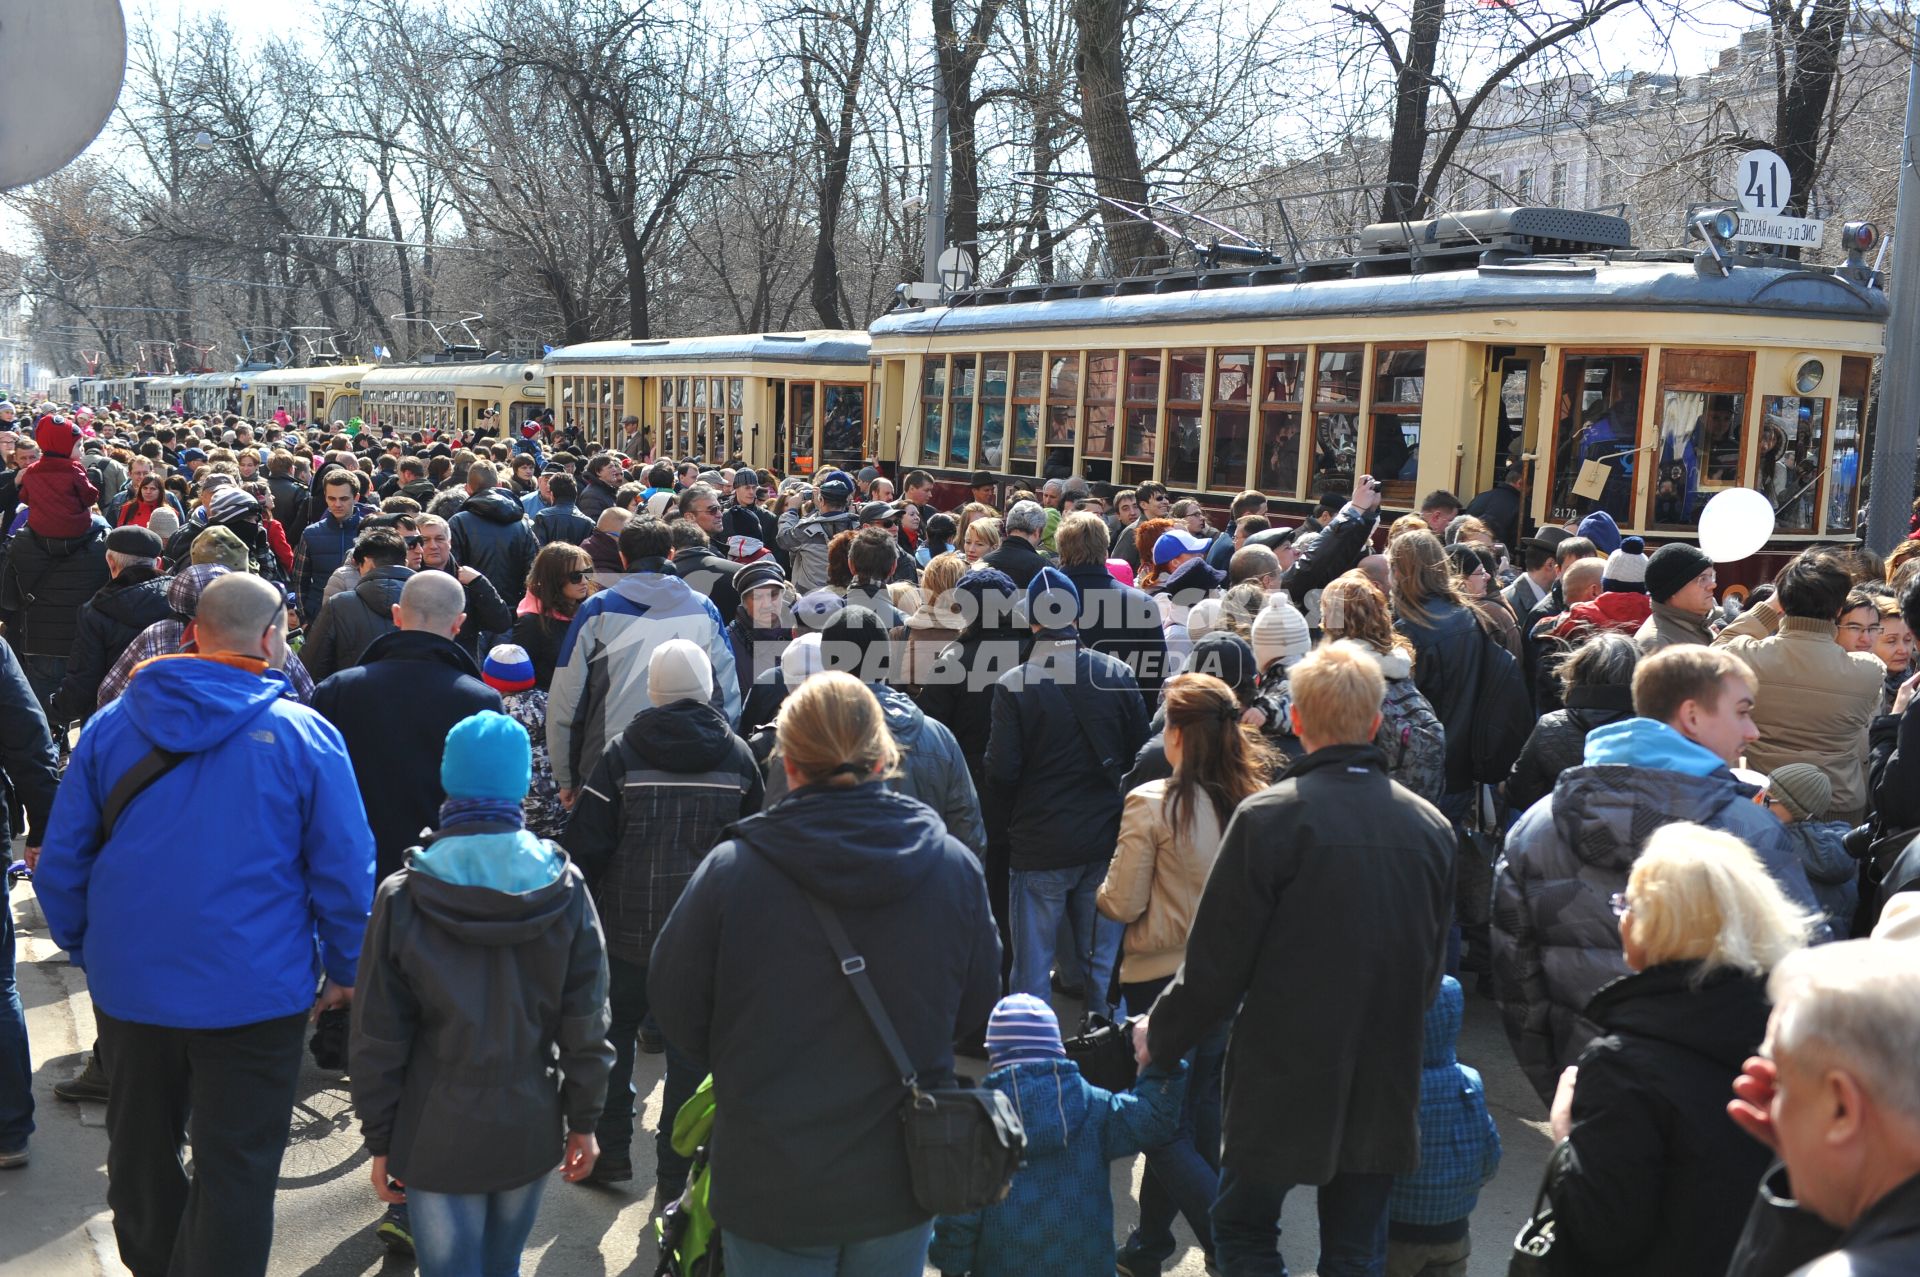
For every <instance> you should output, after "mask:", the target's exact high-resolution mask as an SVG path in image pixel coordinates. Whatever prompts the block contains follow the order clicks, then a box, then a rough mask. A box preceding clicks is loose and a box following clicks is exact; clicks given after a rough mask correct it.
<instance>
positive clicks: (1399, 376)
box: [1367, 346, 1427, 506]
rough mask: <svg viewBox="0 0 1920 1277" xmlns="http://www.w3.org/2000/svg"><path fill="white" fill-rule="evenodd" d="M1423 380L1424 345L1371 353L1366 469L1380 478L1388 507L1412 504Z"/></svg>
mask: <svg viewBox="0 0 1920 1277" xmlns="http://www.w3.org/2000/svg"><path fill="white" fill-rule="evenodd" d="M1426 383H1427V350H1426V347H1424V346H1415V347H1412V348H1410V349H1404V348H1403V349H1399V350H1394V349H1385V348H1382V349H1378V350H1376V351H1375V352H1374V374H1373V437H1372V439H1371V441H1370V444H1369V447H1368V450H1367V472H1368V473H1369V474H1371V475H1372V476H1373V477H1374V478H1376V479H1378V480H1380V483H1381V497H1382V499H1383V500H1385V501H1386V502H1387V503H1388V504H1389V505H1406V506H1411V505H1412V504H1413V501H1414V491H1413V485H1414V480H1415V477H1416V474H1415V472H1416V471H1417V470H1418V469H1419V467H1420V405H1421V401H1422V400H1423V399H1424V398H1425V397H1426Z"/></svg>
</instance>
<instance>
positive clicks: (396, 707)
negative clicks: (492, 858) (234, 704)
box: [313, 630, 502, 880]
mask: <svg viewBox="0 0 1920 1277" xmlns="http://www.w3.org/2000/svg"><path fill="white" fill-rule="evenodd" d="M313 707H314V708H315V709H317V710H319V711H320V712H321V713H322V714H324V715H326V716H327V720H328V721H329V722H331V723H332V724H333V725H334V726H335V727H337V728H339V729H340V734H341V735H342V736H343V737H345V738H346V742H347V750H348V752H349V754H350V755H351V756H352V758H353V771H354V776H355V781H356V784H357V786H358V788H359V791H360V799H361V801H362V802H363V803H364V804H365V806H366V813H367V821H368V823H369V824H370V825H372V827H373V841H374V846H375V847H376V848H377V851H378V857H379V867H380V870H381V874H380V876H381V878H382V880H384V879H385V878H386V877H387V876H388V875H389V874H392V873H393V872H395V871H396V870H398V869H399V868H400V865H401V859H402V856H403V855H404V854H405V852H406V850H407V848H408V847H411V846H412V845H413V844H414V843H416V842H418V841H419V840H420V833H421V831H422V830H424V829H429V828H431V827H432V826H433V824H434V822H435V821H437V820H438V819H439V817H440V803H441V800H442V799H444V798H445V797H446V793H445V792H444V791H443V790H442V789H441V788H440V746H439V743H438V742H441V741H444V740H446V738H447V734H448V733H449V732H451V731H452V730H453V727H454V724H455V723H458V722H459V721H460V720H461V719H463V718H467V717H468V716H470V715H473V714H478V713H479V712H480V711H481V710H483V709H490V710H493V711H495V712H496V713H499V712H502V711H501V704H500V693H498V692H496V691H494V690H493V689H492V688H491V687H488V686H487V685H486V684H485V683H483V682H481V681H480V668H479V666H477V665H475V664H474V663H473V658H472V657H470V656H468V655H467V653H466V651H465V650H464V649H463V648H461V647H460V645H459V644H457V643H455V642H454V641H453V640H452V639H447V638H442V637H441V636H440V635H438V634H428V633H426V632H424V631H421V630H395V631H394V632H393V633H391V634H383V635H381V636H380V637H379V638H377V639H375V640H374V641H373V642H372V643H370V644H368V645H367V648H366V650H365V651H364V652H363V653H361V656H360V663H359V664H358V665H354V666H350V667H348V668H347V669H343V670H340V671H339V672H337V673H335V674H334V675H332V676H331V677H330V678H328V679H327V680H326V681H324V682H322V683H321V684H320V685H319V686H317V687H315V688H314V689H313ZM402 724H404V730H401V726H402Z"/></svg>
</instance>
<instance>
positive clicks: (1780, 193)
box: [1733, 151, 1826, 248]
mask: <svg viewBox="0 0 1920 1277" xmlns="http://www.w3.org/2000/svg"><path fill="white" fill-rule="evenodd" d="M1733 176H1734V183H1733V185H1734V190H1735V191H1737V192H1738V193H1739V198H1740V230H1739V232H1738V233H1737V234H1735V235H1734V239H1736V240H1744V241H1746V242H1748V243H1752V244H1785V245H1789V246H1791V247H1794V248H1818V247H1819V246H1820V240H1821V238H1822V236H1823V234H1824V232H1825V230H1826V223H1824V222H1822V221H1820V220H1819V219H1818V218H1809V217H1787V216H1785V215H1784V213H1783V211H1782V210H1784V209H1785V208H1786V206H1787V202H1788V201H1789V200H1791V199H1792V198H1793V174H1791V173H1789V172H1788V171H1787V162H1786V161H1785V160H1783V159H1781V158H1780V157H1779V156H1778V155H1776V154H1774V153H1773V152H1772V151H1748V152H1747V153H1746V154H1744V155H1742V156H1741V157H1740V159H1739V160H1738V161H1737V163H1736V166H1735V168H1734V174H1733Z"/></svg>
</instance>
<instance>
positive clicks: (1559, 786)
mask: <svg viewBox="0 0 1920 1277" xmlns="http://www.w3.org/2000/svg"><path fill="white" fill-rule="evenodd" d="M1753 793H1754V791H1753V789H1752V788H1751V787H1750V786H1747V785H1743V784H1741V783H1740V782H1739V781H1737V780H1735V779H1734V778H1733V773H1731V772H1729V771H1728V770H1727V767H1726V764H1725V763H1723V762H1722V761H1720V759H1719V757H1718V756H1717V755H1715V754H1713V753H1712V752H1711V751H1709V750H1707V749H1706V748H1705V747H1704V746H1701V745H1697V744H1695V743H1694V742H1692V741H1690V740H1688V739H1687V738H1686V737H1684V736H1682V735H1681V734H1680V733H1679V732H1677V731H1675V730H1674V729H1673V728H1671V727H1669V726H1667V725H1666V724H1665V723H1659V722H1655V721H1654V720H1652V719H1648V718H1629V719H1627V720H1625V721H1623V722H1619V723H1613V724H1611V725H1609V726H1606V727H1599V728H1595V729H1594V730H1593V731H1592V732H1590V733H1588V735H1587V739H1586V752H1585V765H1583V766H1580V767H1575V768H1572V769H1571V770H1569V771H1565V772H1562V773H1561V775H1560V779H1559V780H1558V781H1557V782H1555V784H1554V787H1553V792H1552V794H1550V795H1549V796H1548V797H1547V798H1545V799H1543V800H1542V801H1540V802H1537V803H1535V804H1534V805H1533V806H1532V807H1531V808H1529V809H1528V810H1527V812H1526V814H1525V815H1523V816H1521V817H1520V820H1519V822H1518V823H1517V824H1515V825H1514V827H1513V828H1512V829H1511V830H1510V831H1509V832H1508V834H1507V843H1506V854H1505V856H1504V857H1503V858H1502V860H1501V862H1500V865H1499V869H1498V872H1497V875H1496V882H1495V887H1494V901H1493V985H1494V995H1495V997H1496V998H1497V999H1498V1000H1499V1002H1500V1010H1501V1014H1502V1015H1503V1016H1504V1017H1505V1019H1506V1025H1507V1037H1508V1038H1509V1039H1510V1040H1511V1041H1512V1043H1513V1049H1514V1054H1515V1055H1516V1056H1517V1057H1519V1061H1520V1067H1521V1069H1522V1070H1523V1071H1525V1073H1526V1075H1527V1079H1528V1080H1529V1081H1530V1082H1532V1083H1533V1087H1534V1090H1536V1091H1537V1092H1539V1094H1540V1098H1541V1099H1542V1100H1549V1101H1550V1100H1551V1099H1552V1097H1553V1091H1554V1087H1555V1086H1556V1085H1557V1084H1558V1082H1559V1079H1560V1071H1561V1069H1563V1068H1565V1067H1566V1066H1567V1065H1569V1064H1572V1063H1573V1062H1574V1060H1575V1058H1576V1057H1578V1056H1579V1054H1580V1052H1581V1051H1582V1050H1583V1049H1585V1047H1586V1045H1587V1043H1588V1042H1589V1041H1590V1040H1592V1038H1593V1036H1594V1030H1593V1027H1592V1025H1591V1024H1589V1023H1588V1022H1587V1021H1586V1020H1585V1019H1584V1018H1583V1017H1582V1015H1581V1012H1582V1011H1584V1010H1585V1008H1586V1005H1587V1003H1588V1001H1590V1000H1591V999H1592V997H1593V995H1594V994H1595V993H1597V992H1598V991H1599V990H1600V988H1601V986H1602V985H1604V984H1606V983H1607V982H1608V981H1609V980H1612V979H1614V978H1616V977H1618V976H1623V975H1625V974H1627V966H1626V960H1625V959H1624V958H1622V957H1621V955H1620V939H1619V932H1620V929H1619V925H1618V923H1617V921H1616V919H1615V918H1614V916H1613V908H1612V906H1611V904H1610V903H1609V901H1610V900H1611V898H1612V896H1613V893H1614V892H1616V891H1624V890H1626V886H1627V875H1628V873H1629V872H1630V871H1631V870H1632V868H1633V862H1634V861H1635V860H1636V859H1638V858H1639V855H1640V852H1641V849H1642V848H1644V847H1645V846H1646V841H1647V838H1648V837H1649V836H1650V835H1652V833H1653V831H1654V830H1656V829H1658V828H1660V827H1661V826H1662V825H1667V824H1672V823H1673V822H1675V821H1680V820H1685V821H1692V822H1693V823H1695V824H1699V825H1705V826H1706V827H1707V828H1709V829H1718V830H1721V831H1722V832H1724V833H1729V834H1732V835H1733V836H1734V837H1736V838H1738V839H1740V841H1742V842H1744V843H1746V844H1747V846H1749V847H1751V848H1753V850H1754V852H1755V853H1756V854H1757V855H1758V856H1759V857H1760V861H1761V863H1762V864H1764V865H1765V866H1766V867H1767V871H1768V872H1769V873H1771V874H1772V875H1773V877H1774V881H1775V882H1777V883H1779V884H1780V887H1781V889H1782V890H1783V891H1785V892H1786V893H1787V896H1788V897H1789V898H1790V899H1792V900H1793V901H1794V903H1796V904H1798V905H1800V906H1801V907H1802V908H1804V909H1807V910H1809V911H1813V910H1817V909H1818V908H1819V905H1818V903H1817V902H1816V901H1815V900H1814V897H1813V890H1812V888H1811V887H1809V886H1808V884H1807V875H1806V871H1805V870H1803V869H1802V868H1801V867H1800V860H1799V857H1798V856H1796V855H1795V854H1794V852H1793V849H1792V847H1791V846H1789V845H1788V843H1787V839H1786V834H1785V831H1784V828H1783V826H1782V825H1781V824H1780V822H1779V821H1778V820H1776V819H1775V818H1774V817H1773V816H1772V815H1770V814H1769V813H1768V812H1766V811H1765V810H1764V809H1762V808H1760V807H1757V806H1755V805H1754V803H1753Z"/></svg>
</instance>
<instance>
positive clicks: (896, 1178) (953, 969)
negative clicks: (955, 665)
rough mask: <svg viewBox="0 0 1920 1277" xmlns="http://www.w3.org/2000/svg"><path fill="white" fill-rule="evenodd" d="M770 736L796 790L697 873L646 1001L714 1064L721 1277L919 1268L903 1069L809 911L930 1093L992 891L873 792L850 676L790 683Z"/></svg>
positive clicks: (973, 992) (876, 744)
mask: <svg viewBox="0 0 1920 1277" xmlns="http://www.w3.org/2000/svg"><path fill="white" fill-rule="evenodd" d="M775 740H776V745H775V751H774V760H775V763H776V765H778V766H779V767H782V768H784V769H785V771H786V779H787V784H788V788H789V792H788V794H787V796H786V797H785V798H784V799H782V800H781V801H780V802H778V803H775V804H774V805H773V806H772V807H770V808H768V809H767V810H766V811H764V812H762V813H760V814H759V815H757V816H749V817H747V818H746V819H745V820H742V821H740V822H739V823H738V824H736V825H733V826H732V827H731V828H730V829H729V830H728V831H727V832H728V834H729V835H730V836H729V837H728V838H727V840H726V841H724V842H722V843H721V844H720V845H719V846H717V847H715V848H714V849H713V851H712V853H711V854H709V855H708V856H707V858H706V859H705V860H704V861H702V862H701V865H700V868H699V869H698V870H697V871H696V872H695V873H694V875H693V878H692V880H691V881H689V882H688V883H687V887H686V890H685V892H684V893H682V895H681V897H680V902H679V903H678V904H677V905H675V906H674V909H673V912H672V914H671V915H669V916H668V918H667V923H666V926H665V927H663V928H662V929H661V932H660V937H659V939H658V940H657V941H656V942H655V944H654V948H653V961H652V963H651V965H650V967H649V970H648V982H647V989H648V995H649V999H650V1001H651V1003H652V1006H653V1013H654V1017H655V1019H656V1020H658V1021H659V1024H660V1029H661V1032H662V1034H663V1035H664V1036H665V1037H666V1039H667V1040H668V1041H669V1042H672V1043H674V1044H675V1046H677V1047H679V1048H680V1049H681V1050H684V1051H686V1052H687V1053H688V1054H689V1055H692V1056H694V1057H695V1058H697V1059H703V1060H705V1061H706V1062H707V1065H708V1067H709V1068H710V1069H711V1071H712V1073H713V1093H714V1098H715V1101H716V1103H717V1105H718V1110H719V1112H720V1113H722V1114H724V1115H725V1116H724V1118H723V1119H722V1120H721V1121H720V1122H719V1123H718V1124H717V1125H716V1126H715V1127H714V1132H713V1142H712V1145H711V1158H712V1164H713V1180H712V1186H713V1187H712V1198H711V1205H712V1208H713V1213H714V1215H715V1216H716V1217H717V1218H719V1219H721V1220H724V1221H725V1229H726V1256H727V1271H728V1272H729V1273H732V1274H737V1275H738V1277H756V1274H777V1273H786V1272H792V1271H795V1270H796V1269H798V1268H802V1267H804V1268H806V1269H808V1270H809V1271H810V1270H811V1269H813V1268H814V1267H819V1268H821V1269H822V1270H823V1271H835V1270H837V1271H858V1272H861V1273H872V1274H875V1275H876V1277H920V1274H921V1273H922V1272H923V1271H924V1270H925V1265H926V1258H927V1244H928V1242H929V1240H930V1239H931V1237H932V1233H933V1220H932V1218H931V1217H929V1216H928V1215H927V1214H926V1212H924V1211H922V1210H921V1209H920V1207H919V1205H918V1204H917V1203H916V1202H915V1201H914V1197H913V1191H912V1179H911V1176H910V1175H909V1174H908V1171H907V1161H906V1148H905V1145H904V1143H903V1141H902V1139H901V1134H900V1123H899V1119H898V1117H897V1116H896V1114H897V1110H898V1109H899V1105H900V1101H901V1099H902V1096H903V1094H904V1092H903V1091H902V1089H901V1084H900V1077H899V1074H898V1073H897V1072H896V1071H895V1070H894V1068H893V1066H892V1065H891V1064H890V1063H889V1061H888V1056H887V1052H886V1051H885V1050H884V1049H883V1048H882V1046H881V1044H880V1040H879V1038H878V1037H877V1036H876V1034H875V1032H874V1029H873V1025H872V1024H871V1022H870V1021H869V1020H868V1018H867V1016H866V1014H865V1013H864V1012H863V1011H862V1010H861V1007H860V1003H859V1001H858V1000H857V998H856V995H855V993H854V990H853V986H852V984H851V983H850V982H849V981H848V979H847V977H846V976H845V975H843V974H842V973H841V970H840V960H839V959H838V958H837V957H836V956H835V953H834V949H833V946H832V945H831V944H830V943H829V942H828V940H827V934H826V931H825V930H824V929H823V926H822V921H821V919H820V917H819V916H817V915H816V913H815V903H814V902H817V903H818V905H819V906H823V907H824V908H825V909H826V910H827V911H829V912H830V913H831V914H832V915H833V917H834V918H836V919H837V920H838V922H839V925H840V926H841V927H842V928H844V929H845V931H846V933H847V937H848V939H849V941H850V942H851V944H852V946H853V949H854V951H855V952H856V953H858V954H859V955H860V956H861V958H862V959H863V960H864V962H865V966H866V974H867V976H868V978H869V979H870V980H872V982H873V986H874V989H875V991H876V992H877V993H878V995H879V998H880V1002H881V1005H882V1006H883V1007H884V1008H885V1010H886V1014H887V1018H888V1019H889V1020H891V1021H892V1023H893V1028H894V1031H895V1033H897V1034H898V1036H899V1039H900V1042H901V1044H902V1045H903V1046H904V1047H905V1049H906V1053H907V1055H908V1057H909V1058H910V1059H911V1060H912V1062H913V1067H914V1072H915V1076H916V1077H917V1078H918V1079H919V1083H920V1085H921V1086H923V1087H937V1086H944V1085H948V1084H949V1083H950V1082H951V1081H952V1078H953V1044H954V1042H955V1041H957V1040H959V1039H961V1038H964V1037H966V1036H968V1035H970V1034H972V1033H974V1032H975V1031H977V1030H978V1029H980V1028H981V1027H982V1026H983V1025H984V1024H985V1023H986V1020H987V1015H988V1013H989V1012H991V1011H992V1009H993V1004H994V1001H995V999H996V998H997V997H998V996H999V993H1000V938H999V934H998V932H997V931H996V930H995V928H994V925H993V916H992V914H991V912H990V911H989V910H988V908H987V887H986V881H985V879H984V878H983V877H982V876H981V872H980V864H979V861H977V860H976V859H975V858H974V856H973V853H971V852H970V851H968V850H967V848H966V847H965V846H964V845H963V844H961V843H960V842H959V841H958V840H956V839H954V838H951V837H949V836H948V835H947V832H946V827H945V825H944V824H943V823H942V821H941V819H940V817H939V816H938V815H937V814H935V812H934V811H933V809H932V808H930V807H928V806H926V805H925V804H923V803H921V802H919V801H918V800H916V799H913V798H908V797H905V796H904V795H901V794H898V793H895V792H893V791H892V790H890V789H889V788H888V787H887V786H886V785H885V784H884V783H883V781H884V779H885V777H886V776H887V775H888V774H889V773H890V772H892V771H893V770H894V768H895V767H897V766H898V764H899V761H900V756H899V752H898V750H897V749H896V747H895V745H894V743H893V736H892V734H891V733H889V732H888V730H887V725H886V720H885V718H884V717H883V715H882V712H881V708H880V702H879V701H878V700H876V699H875V698H874V695H873V693H872V692H870V691H869V690H867V688H866V687H864V686H863V685H862V684H861V683H860V682H859V681H858V680H857V679H855V678H854V677H853V676H852V675H850V674H845V673H841V672H838V671H834V672H829V673H824V674H816V675H814V676H813V677H812V678H809V679H808V680H807V681H806V682H804V683H802V684H801V685H800V686H799V687H797V688H795V689H794V690H793V692H792V693H791V694H790V695H789V696H788V697H787V700H786V702H785V703H784V704H783V705H782V706H781V707H780V717H779V720H778V723H777V725H776V727H775ZM810 898H811V899H810Z"/></svg>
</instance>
